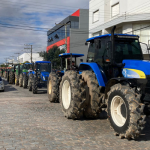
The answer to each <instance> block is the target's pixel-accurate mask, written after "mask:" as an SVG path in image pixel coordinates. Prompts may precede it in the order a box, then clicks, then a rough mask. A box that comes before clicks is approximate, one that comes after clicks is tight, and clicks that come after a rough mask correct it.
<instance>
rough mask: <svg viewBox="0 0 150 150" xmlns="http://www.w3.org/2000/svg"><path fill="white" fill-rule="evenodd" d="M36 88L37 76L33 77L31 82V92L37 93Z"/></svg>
mask: <svg viewBox="0 0 150 150" xmlns="http://www.w3.org/2000/svg"><path fill="white" fill-rule="evenodd" d="M37 88H38V80H37V78H36V77H35V78H33V83H32V92H33V94H37Z"/></svg>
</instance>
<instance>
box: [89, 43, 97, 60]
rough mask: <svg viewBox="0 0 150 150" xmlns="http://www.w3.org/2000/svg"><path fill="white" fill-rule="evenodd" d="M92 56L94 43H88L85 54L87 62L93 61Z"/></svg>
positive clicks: (93, 54)
mask: <svg viewBox="0 0 150 150" xmlns="http://www.w3.org/2000/svg"><path fill="white" fill-rule="evenodd" d="M94 56H95V43H90V45H89V50H88V55H87V62H92V61H94Z"/></svg>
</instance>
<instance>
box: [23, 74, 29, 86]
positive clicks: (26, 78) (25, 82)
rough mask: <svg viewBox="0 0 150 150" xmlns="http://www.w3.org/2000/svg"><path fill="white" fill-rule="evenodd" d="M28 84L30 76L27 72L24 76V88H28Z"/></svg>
mask: <svg viewBox="0 0 150 150" xmlns="http://www.w3.org/2000/svg"><path fill="white" fill-rule="evenodd" d="M27 85H28V76H27V75H26V74H25V75H24V77H23V88H24V89H26V88H27Z"/></svg>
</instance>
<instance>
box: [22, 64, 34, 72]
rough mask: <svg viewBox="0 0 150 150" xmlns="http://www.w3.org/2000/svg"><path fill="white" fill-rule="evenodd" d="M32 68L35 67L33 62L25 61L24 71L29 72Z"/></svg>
mask: <svg viewBox="0 0 150 150" xmlns="http://www.w3.org/2000/svg"><path fill="white" fill-rule="evenodd" d="M30 69H31V70H32V69H33V64H32V63H24V64H23V66H22V72H23V73H24V74H26V73H28V72H29V70H30Z"/></svg>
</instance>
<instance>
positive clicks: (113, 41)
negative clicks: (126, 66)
mask: <svg viewBox="0 0 150 150" xmlns="http://www.w3.org/2000/svg"><path fill="white" fill-rule="evenodd" d="M115 29H116V26H114V27H113V28H112V30H111V48H112V64H114V63H115V62H114V54H115V37H114V32H115Z"/></svg>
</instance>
